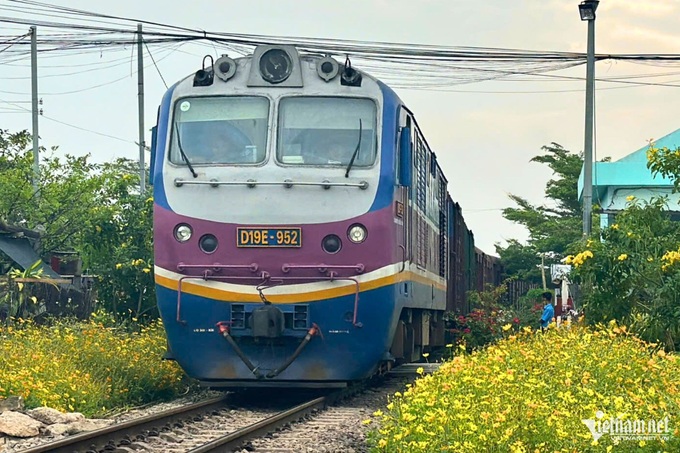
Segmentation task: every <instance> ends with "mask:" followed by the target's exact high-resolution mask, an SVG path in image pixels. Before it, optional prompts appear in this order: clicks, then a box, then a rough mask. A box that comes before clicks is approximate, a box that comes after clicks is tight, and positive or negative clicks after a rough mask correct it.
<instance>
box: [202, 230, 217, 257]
mask: <svg viewBox="0 0 680 453" xmlns="http://www.w3.org/2000/svg"><path fill="white" fill-rule="evenodd" d="M198 246H199V247H200V248H201V250H203V251H204V252H205V253H212V252H214V251H215V250H217V238H216V237H215V236H213V235H212V234H204V235H203V236H201V239H199V240H198Z"/></svg>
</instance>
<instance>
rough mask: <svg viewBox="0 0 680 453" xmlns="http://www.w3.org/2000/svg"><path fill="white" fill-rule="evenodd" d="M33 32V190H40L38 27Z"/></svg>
mask: <svg viewBox="0 0 680 453" xmlns="http://www.w3.org/2000/svg"><path fill="white" fill-rule="evenodd" d="M29 31H30V34H31V116H32V117H33V133H32V136H33V190H34V192H38V181H39V178H40V142H39V140H40V139H39V137H38V113H39V112H38V36H37V29H36V27H31V28H30V29H29Z"/></svg>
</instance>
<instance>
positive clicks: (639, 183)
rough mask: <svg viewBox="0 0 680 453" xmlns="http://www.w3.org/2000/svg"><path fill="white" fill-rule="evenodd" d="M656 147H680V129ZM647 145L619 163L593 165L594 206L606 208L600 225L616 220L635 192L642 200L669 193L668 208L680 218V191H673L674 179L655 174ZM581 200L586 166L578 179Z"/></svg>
mask: <svg viewBox="0 0 680 453" xmlns="http://www.w3.org/2000/svg"><path fill="white" fill-rule="evenodd" d="M654 146H655V147H656V148H664V147H666V148H668V149H672V150H674V149H677V148H679V147H680V129H678V130H676V131H674V132H671V133H670V134H668V135H666V136H665V137H662V138H661V139H659V140H656V141H655V142H654ZM648 149H649V146H644V147H643V148H640V149H638V150H637V151H635V152H633V153H631V154H628V155H627V156H625V157H622V158H621V159H619V160H617V161H615V162H595V163H594V164H593V205H599V206H601V207H602V213H601V214H600V226H601V227H602V228H607V227H608V226H609V225H611V224H612V223H614V216H615V215H616V213H617V212H619V211H621V210H623V209H625V207H626V203H627V202H628V197H630V196H631V195H632V196H634V197H635V198H637V199H640V200H649V199H651V198H652V197H658V196H664V195H665V196H667V197H668V208H669V210H670V211H671V212H672V213H673V214H672V217H673V218H674V219H677V220H680V204H679V203H680V194H678V193H676V194H674V193H673V182H672V181H671V180H669V179H667V178H663V177H661V176H659V175H657V176H656V177H653V176H652V173H651V171H650V170H649V169H648V168H647V150H648ZM578 194H579V200H581V201H582V199H583V168H581V175H580V176H579V179H578Z"/></svg>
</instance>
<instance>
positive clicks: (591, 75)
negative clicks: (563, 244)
mask: <svg viewBox="0 0 680 453" xmlns="http://www.w3.org/2000/svg"><path fill="white" fill-rule="evenodd" d="M598 3H599V0H584V1H583V2H581V4H580V5H579V13H580V14H581V20H583V21H587V22H588V54H587V59H586V125H585V143H584V147H583V234H584V235H585V236H588V235H590V233H591V231H592V228H593V123H594V121H593V104H594V97H595V11H596V10H597V6H598Z"/></svg>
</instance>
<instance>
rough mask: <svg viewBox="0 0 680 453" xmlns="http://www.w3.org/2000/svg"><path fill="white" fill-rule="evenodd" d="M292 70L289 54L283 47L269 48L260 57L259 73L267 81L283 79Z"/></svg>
mask: <svg viewBox="0 0 680 453" xmlns="http://www.w3.org/2000/svg"><path fill="white" fill-rule="evenodd" d="M292 72H293V62H292V61H291V59H290V55H288V52H286V51H285V50H283V49H278V48H274V49H269V50H268V51H266V52H265V53H264V54H262V57H260V74H262V78H263V79H264V80H266V81H267V82H269V83H272V84H276V83H281V82H283V81H285V80H286V79H287V78H288V77H289V76H290V74H291V73H292Z"/></svg>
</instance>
